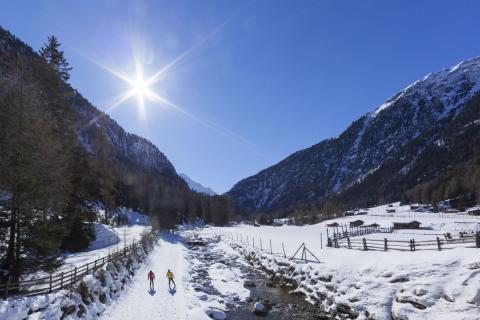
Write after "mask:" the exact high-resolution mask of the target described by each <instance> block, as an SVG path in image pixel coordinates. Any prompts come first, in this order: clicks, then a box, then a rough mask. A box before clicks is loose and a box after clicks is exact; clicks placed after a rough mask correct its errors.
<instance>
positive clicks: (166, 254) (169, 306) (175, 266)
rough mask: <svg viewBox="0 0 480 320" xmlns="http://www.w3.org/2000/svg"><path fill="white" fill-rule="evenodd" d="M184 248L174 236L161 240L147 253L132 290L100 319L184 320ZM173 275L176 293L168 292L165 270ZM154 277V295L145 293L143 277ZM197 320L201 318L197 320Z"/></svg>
mask: <svg viewBox="0 0 480 320" xmlns="http://www.w3.org/2000/svg"><path fill="white" fill-rule="evenodd" d="M184 254H185V248H184V246H183V244H182V243H181V242H179V239H178V238H177V237H176V236H174V235H167V236H164V237H162V239H161V240H160V242H159V245H158V246H156V247H155V249H154V250H153V251H152V252H151V253H150V256H149V259H148V261H147V262H146V263H145V264H144V265H143V266H142V267H141V268H140V270H139V272H138V273H137V275H136V276H135V278H134V281H133V282H132V286H131V287H130V288H128V289H127V291H126V292H125V293H124V294H123V295H122V297H121V298H120V299H119V300H118V301H116V302H115V303H114V304H113V305H112V306H111V307H110V308H109V309H107V311H106V312H105V314H104V315H103V316H102V319H115V320H116V319H119V320H122V319H126V320H127V319H128V320H130V319H145V320H148V319H156V320H162V319H164V320H175V319H187V314H188V312H189V310H188V308H187V307H186V302H185V292H184V279H183V278H184V277H187V276H188V275H187V274H186V273H185V264H186V260H185V258H184ZM168 269H170V270H172V272H173V273H174V275H175V282H176V291H171V290H169V288H168V281H167V278H166V273H167V270H168ZM150 270H152V271H153V272H154V273H155V276H156V279H155V291H154V292H153V293H149V283H148V280H147V273H148V272H149V271H150ZM204 316H205V317H204V318H205V319H208V317H207V316H206V315H205V314H204ZM198 319H201V318H198Z"/></svg>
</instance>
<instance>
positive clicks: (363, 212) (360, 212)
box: [356, 210, 368, 216]
mask: <svg viewBox="0 0 480 320" xmlns="http://www.w3.org/2000/svg"><path fill="white" fill-rule="evenodd" d="M366 214H368V212H367V211H365V210H360V211H358V212H357V213H356V215H357V216H362V215H366Z"/></svg>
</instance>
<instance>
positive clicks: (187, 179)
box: [179, 173, 217, 196]
mask: <svg viewBox="0 0 480 320" xmlns="http://www.w3.org/2000/svg"><path fill="white" fill-rule="evenodd" d="M179 176H180V177H182V179H183V180H185V182H186V183H187V184H188V187H189V188H190V190H192V191H196V192H199V193H204V194H207V195H209V196H215V195H217V193H216V192H215V191H213V190H212V189H211V188H208V187H205V186H203V185H202V184H201V183H199V182H196V181H194V180H192V179H191V178H190V177H189V176H187V175H186V174H185V173H180V174H179Z"/></svg>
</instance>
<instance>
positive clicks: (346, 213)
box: [343, 210, 355, 217]
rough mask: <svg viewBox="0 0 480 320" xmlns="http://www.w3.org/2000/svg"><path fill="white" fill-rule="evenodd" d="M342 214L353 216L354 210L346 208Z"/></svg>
mask: <svg viewBox="0 0 480 320" xmlns="http://www.w3.org/2000/svg"><path fill="white" fill-rule="evenodd" d="M343 215H344V216H345V217H348V216H353V215H355V211H354V210H348V211H345V213H344V214H343Z"/></svg>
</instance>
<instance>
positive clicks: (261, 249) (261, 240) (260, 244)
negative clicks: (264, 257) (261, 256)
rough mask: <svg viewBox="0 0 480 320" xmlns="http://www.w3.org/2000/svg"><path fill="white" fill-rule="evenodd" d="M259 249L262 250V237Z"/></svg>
mask: <svg viewBox="0 0 480 320" xmlns="http://www.w3.org/2000/svg"><path fill="white" fill-rule="evenodd" d="M260 250H261V251H263V244H262V238H260Z"/></svg>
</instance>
